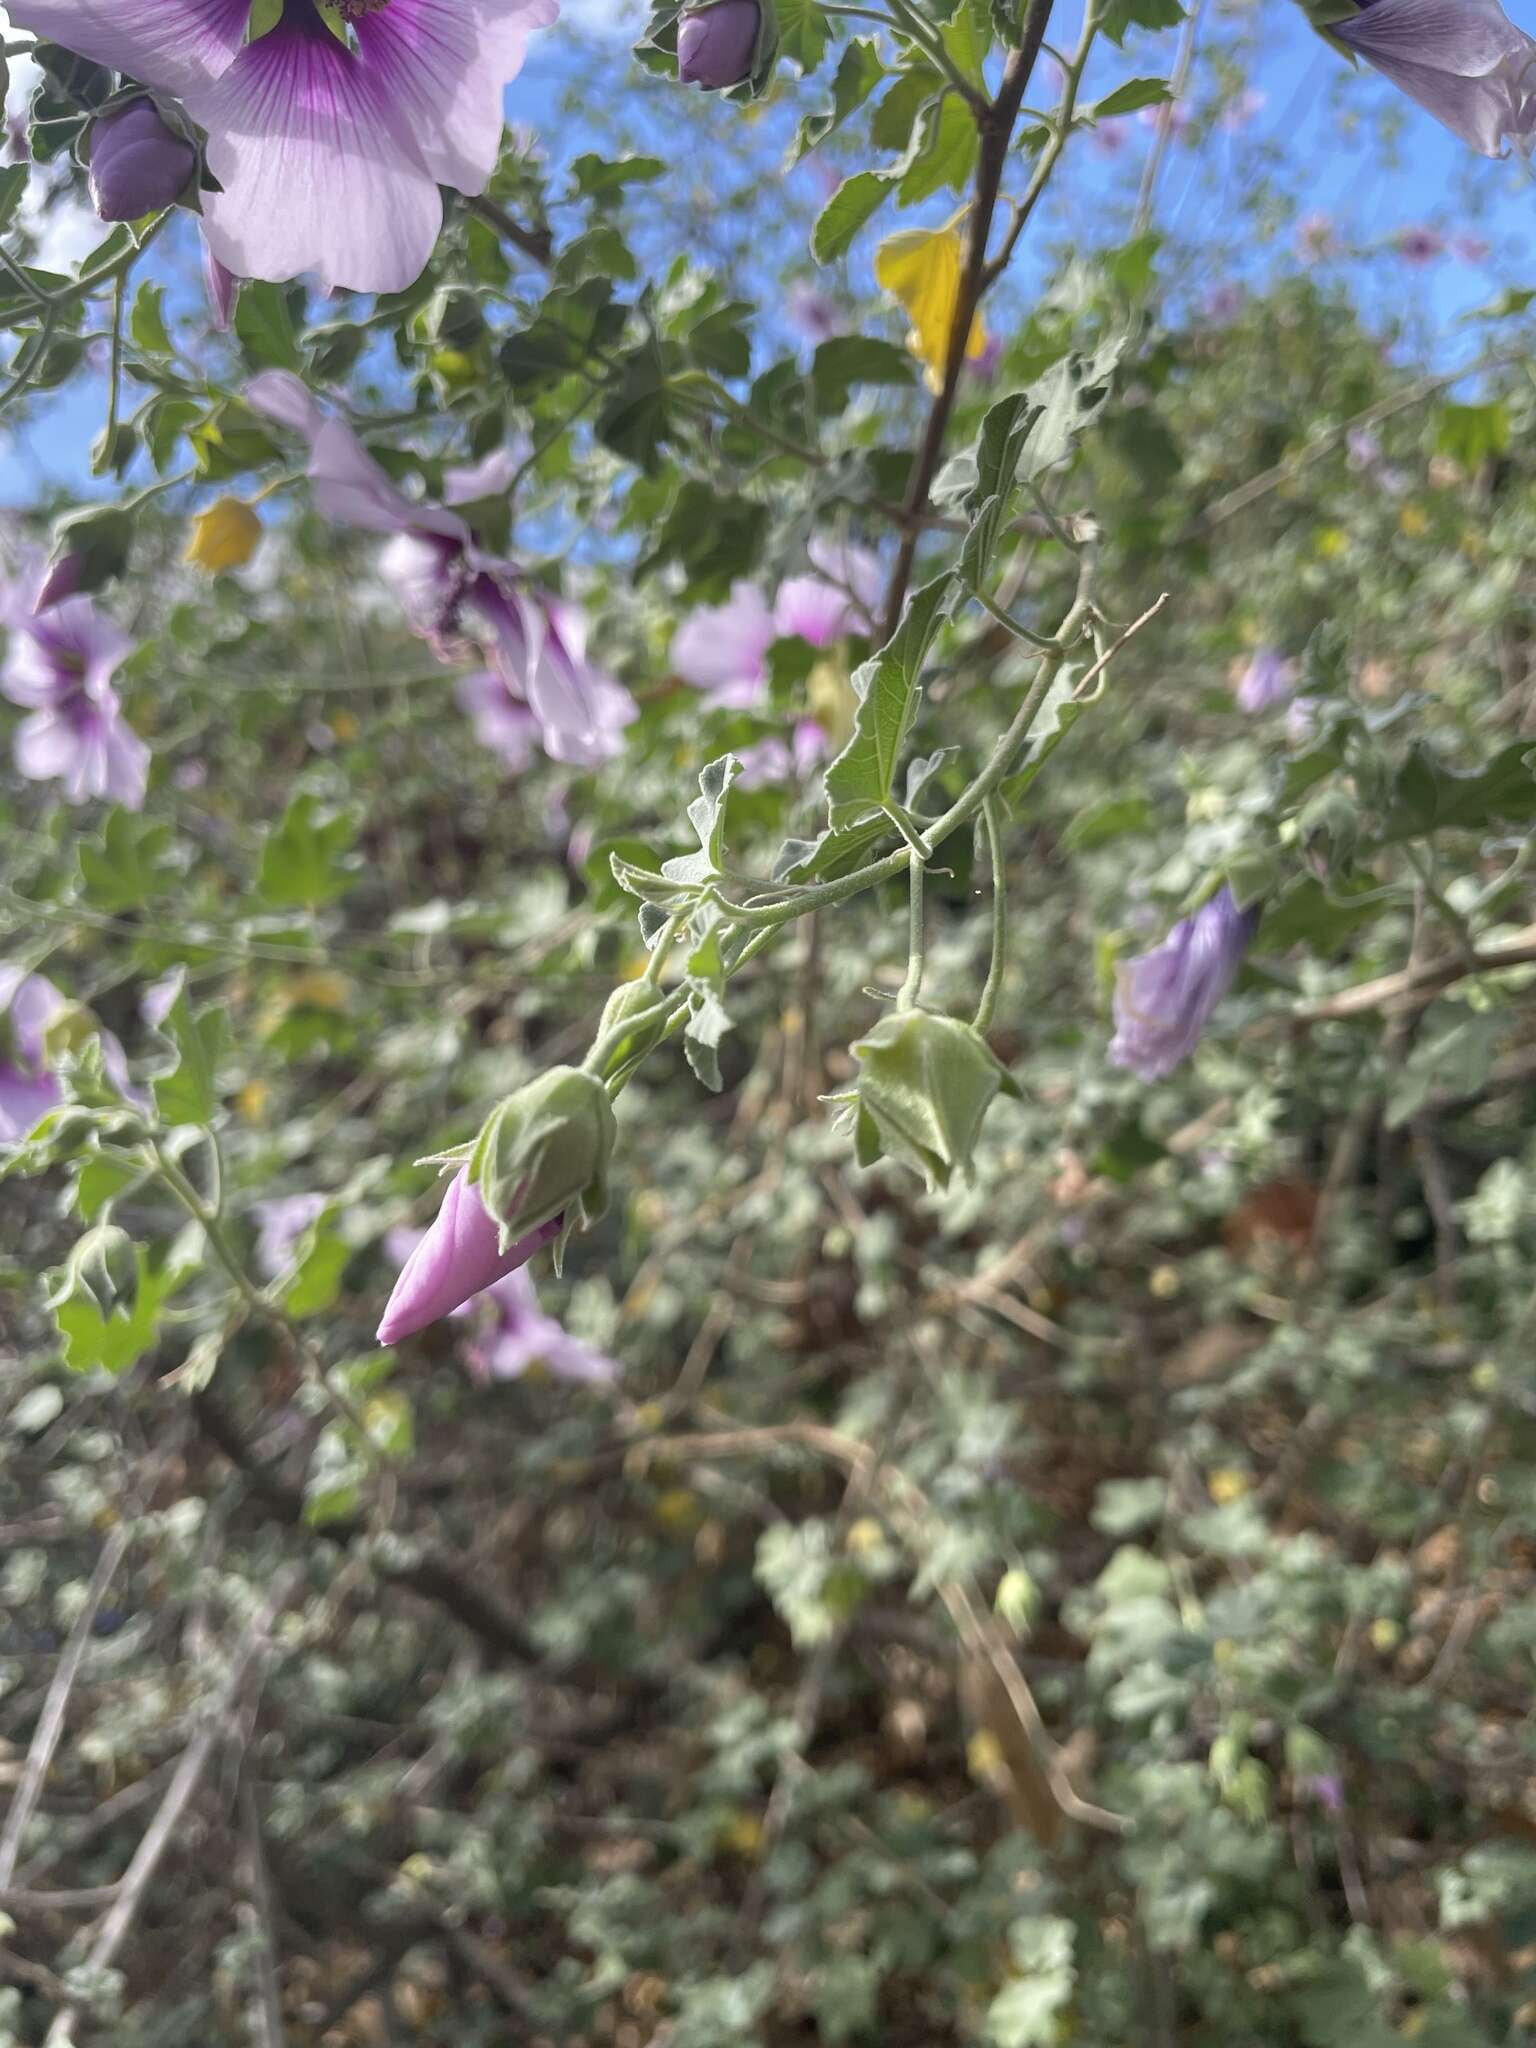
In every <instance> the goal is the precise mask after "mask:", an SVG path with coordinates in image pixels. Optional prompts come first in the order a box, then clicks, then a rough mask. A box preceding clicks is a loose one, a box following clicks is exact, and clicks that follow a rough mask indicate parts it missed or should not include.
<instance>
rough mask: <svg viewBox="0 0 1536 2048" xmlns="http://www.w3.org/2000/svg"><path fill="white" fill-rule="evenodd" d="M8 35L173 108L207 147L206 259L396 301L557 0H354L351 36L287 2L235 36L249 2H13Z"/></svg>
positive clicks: (487, 139) (470, 184) (494, 145)
mask: <svg viewBox="0 0 1536 2048" xmlns="http://www.w3.org/2000/svg"><path fill="white" fill-rule="evenodd" d="M10 12H11V19H12V21H13V22H14V23H16V25H17V26H18V27H22V28H30V29H34V30H36V31H37V33H38V34H39V35H43V36H47V37H49V38H50V39H51V40H52V41H54V42H58V43H62V44H63V45H64V47H65V48H66V49H68V50H74V51H77V52H78V53H79V54H80V55H81V56H83V57H92V58H94V59H95V60H96V62H97V63H99V64H107V65H110V66H111V67H112V68H113V69H114V70H117V71H122V72H126V73H127V74H128V76H130V77H131V78H135V79H137V80H139V81H140V82H141V83H142V84H144V85H147V86H149V87H151V88H152V89H154V90H157V91H164V92H167V93H175V94H177V95H178V96H179V97H180V98H181V100H182V102H183V104H184V105H185V107H186V109H187V112H188V114H189V115H190V116H191V118H192V119H193V120H194V121H195V122H196V123H197V124H198V126H199V127H201V128H203V129H205V130H206V131H207V134H208V167H209V169H210V170H211V171H212V173H213V175H214V178H215V179H216V180H217V182H218V186H219V188H220V189H219V190H218V191H213V192H208V193H205V194H204V195H203V202H202V203H203V217H204V221H205V224H206V231H207V235H208V240H209V244H210V246H211V248H212V250H213V253H214V255H215V256H216V257H217V258H218V260H219V261H220V262H221V263H223V264H224V265H225V266H226V267H227V268H228V269H230V270H232V271H234V272H235V273H236V275H238V276H240V277H259V278H268V279H271V280H272V281H274V282H282V281H283V280H284V279H287V278H290V277H296V276H298V274H299V273H300V272H301V271H305V270H316V271H318V272H319V273H320V276H321V277H322V279H323V280H324V282H325V283H326V284H327V285H328V286H332V287H335V286H338V285H339V286H344V287H347V288H349V289H351V290H353V291H366V292H390V291H403V290H404V289H405V287H406V286H407V285H410V284H413V283H414V282H415V280H416V278H417V277H419V276H420V274H421V272H422V270H423V268H424V267H425V265H426V263H427V260H428V258H429V257H430V256H431V254H432V250H433V248H434V246H435V245H436V242H437V236H438V231H439V229H440V228H441V226H442V220H443V202H442V195H441V193H440V191H439V189H438V188H439V187H440V186H443V185H448V186H451V187H452V188H453V189H454V190H455V191H459V192H465V193H471V194H473V193H478V192H483V191H484V189H485V186H486V182H487V180H488V179H489V177H490V174H491V172H492V171H493V170H494V169H495V166H496V157H497V152H498V149H499V147H500V143H501V127H502V92H503V89H504V87H505V86H506V85H507V83H508V81H509V80H511V79H513V78H515V77H516V76H517V73H518V72H519V70H521V68H522V62H523V55H524V51H525V48H526V45H527V41H528V37H529V35H530V33H531V32H532V31H533V30H535V29H539V28H547V27H548V26H549V25H550V23H551V22H553V21H554V20H555V19H556V17H557V15H558V12H559V9H558V5H557V0H383V4H380V0H349V4H348V5H346V6H344V7H343V8H342V9H341V12H342V14H343V16H344V17H345V21H346V26H347V32H348V39H347V41H346V42H342V41H341V40H340V39H339V38H338V37H337V36H336V35H334V34H332V32H331V30H330V28H329V27H328V26H327V24H326V22H325V20H324V18H323V17H322V15H321V14H320V12H319V9H318V7H317V5H316V0H287V4H286V6H285V7H284V8H283V10H282V14H281V18H280V19H279V20H278V22H277V24H276V25H275V26H274V27H271V28H269V29H267V31H266V32H265V34H262V35H258V36H256V37H254V38H253V39H248V34H247V32H248V29H249V27H250V18H251V12H252V9H251V0H132V4H131V5H130V4H127V0H12V4H11V9H10Z"/></svg>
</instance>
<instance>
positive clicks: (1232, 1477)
mask: <svg viewBox="0 0 1536 2048" xmlns="http://www.w3.org/2000/svg"><path fill="white" fill-rule="evenodd" d="M1248 1483H1249V1482H1248V1474H1247V1473H1246V1472H1239V1471H1238V1469H1237V1467H1236V1466H1235V1465H1223V1466H1222V1468H1221V1470H1220V1471H1219V1472H1213V1473H1212V1474H1211V1476H1210V1479H1209V1480H1208V1482H1207V1484H1208V1486H1209V1489H1210V1495H1211V1499H1212V1500H1213V1501H1215V1502H1216V1504H1217V1506H1218V1507H1223V1508H1224V1507H1229V1506H1230V1505H1231V1504H1232V1502H1233V1501H1235V1500H1241V1499H1242V1497H1243V1495H1244V1494H1245V1493H1246V1492H1247V1491H1248Z"/></svg>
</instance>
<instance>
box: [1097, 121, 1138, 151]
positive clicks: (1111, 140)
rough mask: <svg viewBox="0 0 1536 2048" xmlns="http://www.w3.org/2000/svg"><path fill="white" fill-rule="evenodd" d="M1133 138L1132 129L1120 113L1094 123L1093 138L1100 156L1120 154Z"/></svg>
mask: <svg viewBox="0 0 1536 2048" xmlns="http://www.w3.org/2000/svg"><path fill="white" fill-rule="evenodd" d="M1130 139H1131V131H1130V129H1129V127H1128V126H1127V125H1126V123H1125V122H1124V121H1123V120H1122V119H1121V118H1120V116H1119V115H1118V114H1111V115H1110V117H1109V119H1108V120H1107V121H1097V122H1095V123H1094V128H1093V134H1092V137H1091V140H1092V142H1093V146H1094V148H1095V149H1096V150H1097V151H1098V152H1099V155H1100V156H1118V155H1119V154H1120V152H1121V150H1122V149H1124V147H1125V145H1126V144H1127V142H1129V141H1130Z"/></svg>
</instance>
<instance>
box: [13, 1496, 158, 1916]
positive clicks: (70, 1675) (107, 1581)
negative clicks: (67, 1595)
mask: <svg viewBox="0 0 1536 2048" xmlns="http://www.w3.org/2000/svg"><path fill="white" fill-rule="evenodd" d="M127 1548H128V1530H127V1528H126V1526H124V1525H123V1524H119V1526H118V1527H117V1528H115V1529H114V1530H113V1531H112V1534H111V1535H110V1536H109V1537H108V1538H107V1540H106V1543H105V1544H104V1545H103V1547H102V1552H101V1556H100V1557H99V1558H98V1559H97V1560H96V1569H95V1571H94V1572H93V1573H92V1574H91V1583H90V1585H89V1587H88V1588H87V1590H86V1595H85V1604H84V1606H83V1607H82V1608H81V1609H80V1612H79V1613H78V1614H77V1615H76V1616H75V1625H74V1627H73V1628H72V1629H71V1630H70V1632H69V1640H68V1642H67V1643H66V1644H65V1645H64V1654H63V1656H62V1657H60V1659H59V1664H58V1669H57V1670H56V1671H55V1672H54V1674H53V1682H52V1684H51V1685H50V1686H49V1688H48V1697H47V1699H46V1700H44V1702H43V1711H42V1714H41V1715H40V1716H39V1718H38V1723H37V1732H36V1734H35V1735H34V1736H33V1737H32V1746H31V1748H30V1749H29V1750H28V1751H27V1762H26V1768H25V1770H24V1771H23V1772H22V1774H21V1783H20V1784H19V1785H18V1786H17V1788H16V1796H15V1798H14V1799H13V1800H12V1801H11V1805H10V1811H9V1812H8V1813H7V1814H6V1816H5V1832H4V1833H3V1834H0V1891H4V1890H5V1889H6V1887H7V1886H8V1885H9V1884H10V1882H11V1879H12V1878H13V1877H14V1876H15V1875H16V1861H17V1858H18V1857H19V1856H20V1854H21V1838H22V1836H23V1835H24V1834H25V1833H26V1830H27V1823H28V1821H29V1820H30V1819H31V1818H32V1813H33V1809H34V1808H35V1807H36V1805H37V1802H38V1800H39V1799H40V1798H41V1797H42V1791H43V1785H44V1782H45V1781H46V1779H47V1776H48V1767H49V1765H50V1764H51V1763H52V1762H53V1753H54V1751H55V1750H56V1749H57V1748H58V1746H59V1737H60V1736H61V1735H62V1734H63V1733H64V1717H65V1715H66V1714H67V1712H68V1711H69V1696H70V1693H71V1692H72V1691H73V1689H74V1684H75V1680H76V1679H77V1678H78V1677H79V1675H80V1666H81V1663H82V1661H83V1660H84V1657H85V1651H86V1645H87V1644H88V1643H89V1642H90V1639H91V1630H92V1629H93V1628H94V1627H95V1625H96V1616H97V1614H98V1613H99V1612H100V1610H101V1603H102V1601H103V1600H105V1599H106V1597H107V1588H108V1587H109V1586H110V1585H111V1583H112V1581H113V1579H114V1577H115V1576H116V1574H117V1568H118V1566H119V1565H120V1564H121V1563H122V1561H123V1553H124V1551H126V1550H127Z"/></svg>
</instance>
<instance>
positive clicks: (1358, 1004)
mask: <svg viewBox="0 0 1536 2048" xmlns="http://www.w3.org/2000/svg"><path fill="white" fill-rule="evenodd" d="M1532 961H1536V924H1528V925H1524V926H1522V928H1521V929H1520V930H1519V931H1517V932H1516V933H1515V935H1514V937H1513V938H1512V939H1508V940H1506V941H1505V943H1504V944H1503V945H1502V946H1488V947H1486V948H1484V949H1482V950H1480V951H1479V952H1476V953H1474V954H1473V956H1472V958H1471V960H1470V961H1469V960H1465V959H1463V958H1462V956H1461V955H1460V954H1451V955H1447V956H1446V957H1445V958H1444V959H1441V960H1428V961H1425V962H1424V963H1423V964H1422V965H1421V966H1414V967H1405V968H1403V969H1402V970H1401V971H1400V972H1399V973H1397V974H1382V975H1378V976H1377V977H1376V979H1375V980H1374V981H1361V982H1357V983H1356V984H1355V986H1354V987H1353V988H1346V989H1343V990H1341V992H1340V993H1339V994H1338V995H1336V996H1327V997H1325V998H1324V999H1323V1000H1322V1001H1321V1002H1316V1003H1303V1004H1302V1005H1301V1007H1300V1008H1299V1009H1298V1010H1297V1011H1296V1013H1295V1014H1296V1017H1297V1019H1298V1020H1299V1021H1300V1022H1301V1023H1303V1024H1321V1023H1324V1022H1327V1021H1329V1020H1331V1019H1334V1018H1338V1017H1364V1016H1369V1015H1370V1014H1371V1012H1372V1011H1374V1010H1379V1011H1381V1012H1382V1013H1383V1014H1384V1015H1387V1016H1391V1015H1392V1014H1393V1013H1394V1012H1397V1011H1404V1010H1420V1009H1423V1007H1424V1006H1425V1004H1426V1003H1432V1002H1433V1001H1434V1000H1435V997H1436V996H1438V995H1443V994H1444V993H1445V991H1446V990H1447V989H1448V988H1452V987H1454V986H1455V984H1456V983H1457V982H1458V981H1466V980H1467V979H1468V978H1469V977H1470V976H1472V975H1475V974H1497V973H1499V972H1500V970H1501V969H1503V968H1506V967H1525V966H1529V965H1530V963H1531V962H1532Z"/></svg>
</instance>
